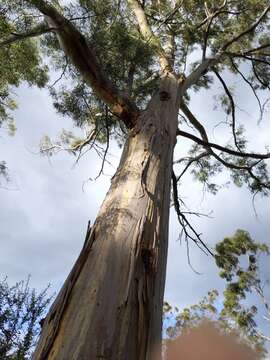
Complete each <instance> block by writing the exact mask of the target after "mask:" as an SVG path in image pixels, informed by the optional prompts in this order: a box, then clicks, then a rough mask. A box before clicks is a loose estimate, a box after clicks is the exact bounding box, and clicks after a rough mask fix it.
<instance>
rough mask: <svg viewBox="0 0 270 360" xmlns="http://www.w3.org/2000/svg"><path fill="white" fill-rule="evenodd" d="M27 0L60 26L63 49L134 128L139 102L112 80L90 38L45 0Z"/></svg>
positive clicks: (51, 23)
mask: <svg viewBox="0 0 270 360" xmlns="http://www.w3.org/2000/svg"><path fill="white" fill-rule="evenodd" d="M26 1H27V2H28V3H30V4H31V5H33V6H34V7H36V8H37V9H38V10H39V11H40V12H41V13H42V14H43V15H44V16H45V18H46V21H47V22H48V24H49V25H50V26H53V27H54V28H56V30H55V31H56V34H57V37H58V40H59V43H60V45H61V47H62V49H63V50H64V52H65V53H66V55H67V57H68V58H69V59H70V61H71V62H72V64H73V65H74V66H75V67H76V68H77V70H78V71H79V72H80V74H81V75H82V77H83V79H84V80H85V82H86V83H87V84H88V85H89V86H91V88H92V89H93V90H94V92H95V93H96V94H97V95H98V96H99V97H100V99H101V100H103V101H104V102H105V103H106V104H107V105H108V106H109V107H110V109H111V111H112V112H113V113H114V114H115V115H116V116H118V117H119V118H121V120H123V122H124V123H125V125H126V126H127V128H132V127H133V126H134V125H135V124H136V121H137V117H138V115H139V110H138V108H137V106H136V105H135V103H134V102H133V101H131V99H130V98H129V97H128V96H126V95H125V94H124V93H123V92H122V91H120V90H119V89H117V88H116V87H115V85H114V84H112V83H111V81H110V80H109V78H108V76H107V74H105V73H104V72H103V70H102V66H101V65H100V63H99V62H98V60H97V57H96V54H95V52H94V50H93V48H92V47H90V46H89V44H88V42H87V39H86V38H85V37H84V36H83V35H82V34H81V33H80V32H79V30H78V29H77V28H76V27H75V26H74V25H73V24H72V23H71V22H70V21H69V20H68V19H66V18H65V17H64V16H63V15H61V14H60V13H59V12H58V11H57V10H56V9H55V8H54V7H53V6H52V5H49V4H47V3H45V1H44V0H26Z"/></svg>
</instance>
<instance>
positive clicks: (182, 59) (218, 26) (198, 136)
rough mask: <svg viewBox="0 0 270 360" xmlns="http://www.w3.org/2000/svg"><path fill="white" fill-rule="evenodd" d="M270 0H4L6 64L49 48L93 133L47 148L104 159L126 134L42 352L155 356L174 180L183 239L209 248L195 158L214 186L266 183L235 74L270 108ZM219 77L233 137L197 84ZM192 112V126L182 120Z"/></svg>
mask: <svg viewBox="0 0 270 360" xmlns="http://www.w3.org/2000/svg"><path fill="white" fill-rule="evenodd" d="M269 10H270V3H269V1H266V0H259V1H258V0H257V1H256V0H245V1H239V0H237V1H234V0H231V1H230V0H224V1H211V0H207V1H198V0H175V1H166V0H159V1H154V0H143V1H140V0H119V1H110V0H103V1H99V0H98V1H91V0H74V1H70V2H69V1H65V2H64V1H63V2H60V1H59V2H58V1H57V0H54V1H45V0H22V1H15V0H11V1H7V0H2V2H1V17H2V20H1V31H2V34H3V36H2V39H1V43H0V46H1V54H2V55H1V56H3V60H2V62H1V70H2V66H3V65H2V64H4V66H3V69H5V66H6V65H5V64H8V59H9V58H10V56H11V55H12V54H13V52H14V51H16V49H17V47H21V50H20V51H19V55H20V56H22V57H23V58H24V59H26V62H27V57H28V56H30V54H31V55H32V57H33V59H35V61H37V62H35V63H34V64H35V66H36V68H37V70H39V71H42V74H44V71H45V72H46V69H45V68H44V66H45V65H42V58H43V59H44V60H43V64H45V63H46V64H47V65H48V66H49V67H50V68H51V69H54V70H57V71H58V72H59V73H60V76H59V78H58V79H57V80H56V81H55V82H54V84H52V85H50V89H51V94H52V96H53V98H54V103H55V107H56V109H57V110H58V111H59V112H61V113H62V114H64V115H66V116H71V117H72V118H73V119H74V121H75V124H76V125H78V126H79V127H82V128H83V129H84V130H85V131H86V137H85V138H82V139H79V138H76V137H74V135H73V134H71V133H70V132H67V131H65V132H63V134H62V135H61V139H60V140H58V141H57V142H53V141H51V139H49V138H45V139H44V141H43V144H42V151H43V152H47V153H48V154H53V153H54V152H57V151H58V150H59V149H66V150H67V151H69V152H70V153H72V154H77V156H78V158H79V157H80V156H82V155H83V154H84V153H85V151H88V150H89V149H93V150H96V151H97V152H98V153H99V154H100V155H102V157H103V160H102V167H103V165H104V161H105V160H106V154H107V149H108V146H109V141H110V139H111V138H117V140H118V141H119V142H120V144H124V147H123V153H122V157H121V160H120V164H119V167H118V169H117V171H116V173H115V175H114V177H113V178H112V183H111V187H110V190H109V192H108V193H107V195H106V197H105V200H104V202H103V204H102V206H101V209H100V211H99V213H98V216H97V219H96V221H95V223H94V224H93V226H92V227H91V228H89V231H88V233H87V237H86V241H85V245H84V247H83V249H82V251H81V254H80V255H79V258H78V260H77V262H76V263H75V265H74V267H73V269H72V271H71V273H70V275H69V276H68V278H67V280H66V282H65V284H64V285H63V288H62V290H61V291H60V293H59V295H58V297H57V299H56V300H55V302H54V304H53V305H52V308H51V310H50V312H49V314H48V316H47V318H46V320H45V322H44V326H43V331H42V334H41V337H40V341H39V344H38V346H37V349H36V352H35V354H34V359H66V358H72V359H86V358H89V359H99V358H107V359H136V360H137V359H149V357H150V353H151V351H152V349H153V348H154V347H155V346H159V344H160V342H161V325H162V303H163V293H164V283H165V271H166V259H167V245H168V220H169V209H170V199H171V189H172V199H173V203H174V207H175V210H176V213H177V216H178V219H179V222H180V224H181V225H182V229H183V233H184V236H185V237H186V240H187V241H188V240H191V241H194V242H196V244H197V245H198V246H200V247H201V248H202V249H203V250H204V251H206V252H207V251H208V252H210V253H212V252H211V250H210V249H209V248H208V247H207V245H206V244H205V243H204V242H203V241H202V240H201V238H200V234H199V233H198V232H197V231H196V229H194V227H193V226H192V224H191V223H190V221H189V218H188V217H187V213H186V211H185V210H184V208H183V204H182V202H181V201H180V200H179V194H178V192H179V187H178V185H179V184H180V181H181V180H182V177H183V175H184V174H186V173H187V170H190V169H192V172H193V174H194V175H195V178H196V179H198V180H199V181H202V182H203V183H204V184H205V185H206V187H207V188H208V189H209V190H210V191H212V192H215V191H216V190H217V186H216V185H215V183H211V177H212V176H215V174H217V173H218V172H220V171H222V170H223V169H224V168H227V169H229V171H230V173H231V177H232V179H233V180H234V182H235V183H236V184H237V185H242V184H245V185H246V186H247V187H248V188H249V189H250V190H251V192H253V193H254V194H256V193H257V192H261V193H262V194H267V192H268V190H269V187H270V184H269V179H268V175H267V165H266V162H265V160H267V159H268V158H269V157H270V155H269V153H264V154H259V153H257V152H251V151H249V150H248V149H247V142H246V140H245V138H244V136H243V130H242V128H239V126H238V124H237V119H236V118H237V107H236V99H235V94H234V92H233V89H232V88H231V87H230V85H229V84H228V83H227V80H226V76H225V75H226V74H229V73H232V74H234V75H237V76H239V78H240V79H241V81H243V83H246V84H247V85H248V86H249V87H250V89H251V91H252V93H253V95H254V97H255V98H256V101H257V102H258V105H259V109H260V112H261V115H262V114H263V111H264V109H265V102H264V100H265V95H264V94H265V93H267V91H268V90H269V76H270V73H269V55H270V53H269V46H270V38H269V36H268V29H269V22H268V13H269ZM26 49H27V50H26ZM23 50H24V51H23ZM24 52H26V54H25V57H24V55H23V54H24ZM4 59H5V60H4ZM194 59H195V60H194ZM19 64H21V62H19ZM17 68H18V70H17ZM15 70H16V74H18V78H19V79H21V80H24V79H25V78H24V76H23V74H24V73H23V71H22V70H20V68H19V67H18V66H17V67H15ZM39 71H38V73H39V74H40V72H39ZM38 73H37V75H36V77H34V79H38V78H39V75H38ZM224 74H225V75H224ZM43 79H44V77H43ZM214 80H215V81H218V82H219V83H220V85H221V86H222V88H223V95H222V96H221V97H220V98H219V99H218V101H219V103H220V104H221V105H222V107H223V109H224V111H225V114H226V115H227V117H229V120H228V121H227V125H228V126H229V128H230V131H231V134H232V143H226V142H224V143H214V142H212V141H210V136H209V134H208V132H207V128H206V127H205V123H204V122H203V121H201V120H200V119H198V118H196V116H195V115H194V113H193V112H192V109H191V105H190V104H191V102H190V100H191V98H192V96H193V94H194V91H201V92H203V91H204V89H207V88H211V87H212V86H213V85H214ZM36 82H37V81H36ZM38 84H39V83H38ZM12 85H14V84H13V83H12V81H8V88H9V89H11V88H12ZM15 85H16V84H15ZM42 85H44V84H42ZM204 96H205V93H204ZM208 96H210V95H208ZM204 116H206V114H204ZM183 119H185V121H186V122H187V123H188V124H189V125H190V127H192V128H193V130H190V131H185V130H184V129H185V128H183V125H182V124H183ZM217 120H218V121H220V120H222V119H217ZM183 139H189V140H190V141H191V144H192V147H191V149H190V152H189V154H188V156H184V154H178V156H180V157H181V159H179V160H178V158H176V160H175V161H176V162H177V164H176V166H175V169H178V171H179V166H180V168H181V170H180V172H179V173H178V174H177V173H176V172H175V171H174V169H173V163H174V147H175V144H176V143H177V142H179V143H181V141H182V140H183ZM100 144H105V150H104V152H102V150H101V148H100ZM175 156H177V154H175ZM171 183H172V187H171Z"/></svg>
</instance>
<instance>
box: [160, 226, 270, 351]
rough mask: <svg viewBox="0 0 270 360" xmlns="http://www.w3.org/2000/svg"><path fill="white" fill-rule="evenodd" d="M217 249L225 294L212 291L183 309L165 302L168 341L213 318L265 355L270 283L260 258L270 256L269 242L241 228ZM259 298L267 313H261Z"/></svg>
mask: <svg viewBox="0 0 270 360" xmlns="http://www.w3.org/2000/svg"><path fill="white" fill-rule="evenodd" d="M215 250H216V255H215V259H216V264H217V266H218V268H219V270H220V272H219V276H220V277H221V278H222V279H224V280H225V281H226V284H225V290H224V292H223V296H220V295H219V293H218V291H217V290H215V289H214V290H211V291H209V292H208V293H207V295H206V296H205V297H204V298H203V299H202V300H201V301H199V302H198V303H197V304H195V305H192V306H190V307H188V308H185V309H183V310H182V311H180V310H179V309H178V308H172V307H171V306H170V305H169V304H168V303H167V302H165V303H164V308H163V311H164V318H165V319H166V322H167V323H168V324H169V326H167V328H166V330H165V331H166V335H167V337H168V338H167V340H166V341H168V340H169V341H170V340H172V339H174V338H176V337H177V336H178V335H180V334H181V333H182V332H183V331H185V330H187V329H190V328H193V327H196V326H198V325H199V324H200V323H201V322H202V321H204V320H210V321H214V322H215V323H217V324H218V326H219V327H221V328H222V329H223V330H224V331H226V332H235V333H236V334H239V336H240V337H241V338H243V339H244V340H245V341H246V342H247V343H248V344H249V345H250V346H252V347H253V348H254V349H255V350H256V351H257V352H258V353H260V354H261V356H263V355H265V354H266V353H267V350H266V347H265V341H270V337H269V333H268V334H267V333H266V334H265V333H263V332H262V331H261V330H260V327H259V326H258V321H260V322H262V321H263V320H264V321H265V320H268V321H269V319H270V318H269V316H270V312H269V304H268V299H267V297H266V295H265V286H267V285H268V282H267V281H264V280H263V278H262V274H261V272H260V260H261V257H262V255H268V256H269V249H268V247H267V245H266V244H262V243H257V242H255V241H254V240H253V239H252V238H251V237H250V235H249V234H248V233H247V232H246V231H244V230H237V232H236V233H235V234H234V235H233V236H232V237H227V238H225V239H224V240H222V241H221V242H219V243H218V244H217V245H216V249H215ZM252 295H253V296H252ZM254 295H256V297H257V299H256V298H254ZM256 300H257V301H256ZM258 300H259V302H262V304H263V307H264V310H265V314H262V313H258V307H257V305H258ZM170 323H171V324H172V325H171V324H170ZM266 325H268V324H266Z"/></svg>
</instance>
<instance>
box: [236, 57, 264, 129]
mask: <svg viewBox="0 0 270 360" xmlns="http://www.w3.org/2000/svg"><path fill="white" fill-rule="evenodd" d="M230 60H231V64H232V66H233V68H234V69H235V70H236V72H237V73H238V74H239V75H240V76H241V78H242V79H243V80H244V82H245V83H246V84H248V86H249V87H250V88H251V91H252V92H253V94H254V96H255V98H256V100H257V102H258V105H259V110H260V118H259V121H258V122H260V121H261V120H262V118H263V111H264V109H263V106H262V104H261V101H260V98H259V96H258V94H257V92H256V90H255V89H254V87H253V85H252V83H251V82H250V81H249V80H248V79H247V78H246V77H245V75H244V74H243V73H242V72H241V71H240V70H239V68H238V66H237V65H236V64H235V62H234V61H233V59H232V58H231V59H230Z"/></svg>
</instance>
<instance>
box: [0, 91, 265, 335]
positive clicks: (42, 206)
mask: <svg viewBox="0 0 270 360" xmlns="http://www.w3.org/2000/svg"><path fill="white" fill-rule="evenodd" d="M247 91H248V90H247V89H246V88H245V87H244V86H243V87H241V89H240V91H239V95H240V96H239V106H240V108H245V109H246V110H247V113H243V112H242V115H240V116H242V120H244V119H245V122H246V125H247V127H248V135H249V137H250V139H251V140H252V141H251V148H252V149H253V150H254V149H255V148H256V146H258V147H260V150H262V151H263V150H264V146H263V144H267V141H268V143H269V137H270V136H269V134H270V121H269V116H268V115H266V117H265V119H264V121H263V123H262V124H261V125H260V126H259V128H258V129H257V128H256V117H257V115H258V114H257V109H255V105H254V102H252V101H250V100H247V99H248V98H247ZM17 100H18V102H19V109H18V110H17V111H16V112H15V118H16V124H17V129H18V130H17V133H16V135H15V137H13V138H10V137H8V136H7V135H6V134H5V133H4V132H3V131H2V132H1V137H0V154H1V158H0V160H6V162H7V164H8V166H9V169H10V175H11V178H12V182H11V183H10V184H9V185H8V186H9V188H10V190H5V189H0V239H1V252H0V273H1V275H2V276H5V275H7V276H8V278H9V281H10V283H13V282H14V281H18V280H21V279H24V278H26V277H27V275H28V274H31V275H32V280H31V285H32V286H34V287H37V288H40V289H41V288H44V287H45V286H46V285H47V284H48V283H51V285H52V290H57V289H59V287H60V286H61V284H62V283H63V281H64V279H65V277H66V276H67V274H68V272H69V270H70V269H71V267H72V264H73V263H74V261H75V259H76V257H77V256H78V254H79V251H80V249H81V247H82V244H83V241H84V235H85V230H86V226H87V222H88V220H91V222H92V223H93V222H94V219H95V216H96V214H97V211H98V209H99V206H100V205H101V202H102V200H103V198H104V196H105V194H106V191H107V189H108V187H109V184H110V176H111V175H113V173H114V172H115V170H116V167H117V163H118V160H119V155H120V150H119V149H118V147H117V145H116V144H112V146H111V149H110V154H111V156H110V161H111V162H112V164H113V165H114V166H112V167H110V166H107V167H106V174H107V175H106V176H101V177H100V178H99V179H98V180H97V181H88V182H87V183H86V185H85V186H84V191H83V190H82V185H83V183H84V182H85V181H86V180H87V179H88V178H91V177H95V176H96V175H97V174H98V172H99V168H100V160H99V159H98V158H97V157H96V155H95V153H89V154H88V155H86V156H85V157H84V158H82V160H81V161H80V162H79V164H78V165H76V166H74V161H75V158H73V157H71V156H70V155H68V154H66V153H59V154H58V155H56V156H54V157H53V158H51V160H50V161H48V159H47V158H46V157H41V156H40V155H39V153H38V149H39V142H40V139H41V137H42V136H43V135H45V134H48V135H49V136H51V137H52V138H56V137H57V134H58V133H59V131H61V129H62V128H65V129H71V130H72V129H73V127H72V121H71V120H69V119H63V118H62V117H61V116H58V115H56V113H55V111H54V109H53V107H52V103H51V99H50V98H49V96H48V94H47V93H46V91H40V90H37V89H29V88H27V86H22V87H20V88H19V89H18V91H17ZM192 108H193V110H194V111H195V113H196V114H197V115H199V116H200V119H201V120H203V121H204V122H205V123H207V124H208V127H209V128H212V127H213V124H214V121H215V122H219V121H221V120H222V118H220V119H217V118H216V117H223V116H224V115H222V114H221V113H220V112H216V113H213V112H212V109H213V104H212V103H211V102H210V100H209V98H208V96H207V93H206V92H203V93H201V94H200V95H196V96H195V99H194V101H193V102H192ZM252 119H253V120H252ZM255 128H256V129H255ZM255 130H256V132H255ZM224 134H225V132H224V130H222V126H221V127H219V128H217V129H216V131H215V132H211V133H210V137H211V138H212V139H213V140H216V141H217V140H219V139H221V138H222V137H224V136H225V135H224ZM255 134H257V135H255ZM223 140H224V139H223ZM186 144H188V142H187V141H182V140H181V142H180V143H179V144H178V145H177V148H176V150H177V152H178V153H179V154H180V156H181V152H182V149H185V148H186ZM221 180H222V181H223V182H225V181H226V180H227V177H226V174H225V175H223V177H222V179H221ZM181 194H182V196H183V198H184V199H185V200H186V201H187V203H188V204H189V205H190V208H191V210H193V211H205V212H209V211H213V212H212V216H213V218H212V219H198V218H194V219H193V224H194V226H196V227H197V229H198V231H199V232H201V233H202V234H203V238H204V240H205V241H206V242H207V243H208V244H210V245H212V246H213V245H214V244H215V243H216V242H217V241H219V240H222V239H223V238H224V237H225V236H227V235H232V234H233V233H234V232H235V230H236V229H238V228H241V229H245V230H247V231H249V232H250V233H251V235H252V237H253V238H255V239H256V240H259V241H264V242H267V243H268V244H269V245H270V242H269V214H270V202H269V199H267V198H264V199H260V198H259V197H258V198H257V201H256V208H257V212H258V216H259V218H258V219H256V217H255V215H254V211H253V207H252V201H251V196H250V194H249V193H248V192H247V191H246V190H245V189H239V188H235V187H234V186H230V187H229V188H224V189H222V190H221V191H220V192H219V193H218V195H217V196H212V195H207V194H206V195H205V196H204V198H203V195H202V191H201V186H200V185H198V184H196V183H194V182H193V181H192V178H191V177H190V176H189V177H187V178H186V179H185V181H184V182H183V184H182V185H181ZM178 234H179V226H178V224H177V221H176V217H175V215H174V211H173V210H172V212H171V218H170V247H169V257H168V271H167V282H166V293H165V299H166V300H168V301H169V302H171V303H172V304H175V305H178V306H179V307H180V308H182V307H184V306H187V305H191V304H193V303H196V302H198V300H199V299H200V298H201V297H202V296H204V295H205V294H206V293H207V291H209V290H211V289H212V288H217V289H219V290H222V288H223V282H222V281H221V280H219V278H218V275H217V269H216V267H215V265H214V262H213V260H212V259H211V258H210V257H207V256H205V255H203V254H202V253H201V252H200V251H198V249H196V248H195V247H193V246H191V262H192V265H193V267H194V268H195V269H196V270H197V271H199V272H201V273H202V275H196V274H195V273H194V272H193V271H192V270H191V268H190V267H189V265H188V262H187V256H186V247H185V245H184V244H182V245H181V244H180V242H179V241H177V239H178ZM268 269H269V267H268ZM266 271H267V263H266V262H264V264H263V273H266ZM268 271H269V270H268ZM268 330H269V331H268V334H270V329H268Z"/></svg>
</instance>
